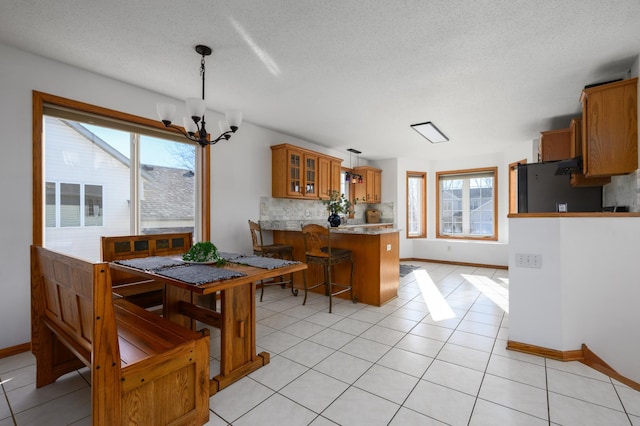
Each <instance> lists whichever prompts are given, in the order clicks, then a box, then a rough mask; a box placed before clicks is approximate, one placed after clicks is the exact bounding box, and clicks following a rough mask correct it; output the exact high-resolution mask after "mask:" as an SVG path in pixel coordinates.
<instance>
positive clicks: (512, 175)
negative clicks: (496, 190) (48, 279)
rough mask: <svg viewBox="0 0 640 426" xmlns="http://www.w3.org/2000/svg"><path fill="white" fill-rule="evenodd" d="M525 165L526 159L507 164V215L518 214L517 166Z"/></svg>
mask: <svg viewBox="0 0 640 426" xmlns="http://www.w3.org/2000/svg"><path fill="white" fill-rule="evenodd" d="M520 164H527V159H526V158H525V159H524V160H520V161H516V162H515V163H509V213H518V165H520Z"/></svg>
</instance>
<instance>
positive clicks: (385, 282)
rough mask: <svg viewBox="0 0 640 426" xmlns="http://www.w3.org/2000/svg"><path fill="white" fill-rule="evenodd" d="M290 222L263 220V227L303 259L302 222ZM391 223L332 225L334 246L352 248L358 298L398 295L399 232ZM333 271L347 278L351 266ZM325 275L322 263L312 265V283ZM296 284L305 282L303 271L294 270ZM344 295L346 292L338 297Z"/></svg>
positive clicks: (377, 302)
mask: <svg viewBox="0 0 640 426" xmlns="http://www.w3.org/2000/svg"><path fill="white" fill-rule="evenodd" d="M289 225H290V226H289ZM289 225H283V224H282V223H262V226H263V229H265V230H272V231H273V241H274V242H275V243H282V244H289V245H292V246H293V257H294V259H296V260H299V261H304V258H305V255H304V240H303V237H302V232H301V230H300V222H299V221H297V222H295V223H292V224H289ZM323 225H324V223H323ZM389 225H391V224H386V225H385V224H384V223H381V224H377V225H375V226H371V225H342V226H339V227H337V228H331V245H332V247H340V248H343V249H349V250H351V251H352V252H353V260H354V273H353V294H354V295H355V296H357V297H358V302H361V303H366V304H368V305H374V306H382V305H384V304H385V303H387V302H388V301H390V300H392V299H394V298H396V297H397V295H398V286H399V283H400V266H399V265H400V251H399V244H400V235H399V230H398V229H395V228H388V227H385V226H389ZM334 271H335V278H336V281H337V282H348V279H349V268H348V267H346V268H343V267H336V268H335V270H334ZM322 277H323V273H322V269H321V268H320V267H319V266H310V267H309V269H308V272H307V279H308V280H309V283H317V282H320V281H322ZM294 284H295V286H296V287H298V288H302V287H303V286H304V284H303V278H302V273H296V274H294ZM320 291H321V290H320ZM342 296H345V295H341V296H339V297H342Z"/></svg>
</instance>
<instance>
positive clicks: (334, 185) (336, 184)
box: [329, 161, 342, 192]
mask: <svg viewBox="0 0 640 426" xmlns="http://www.w3.org/2000/svg"><path fill="white" fill-rule="evenodd" d="M341 171H342V164H341V162H340V161H331V178H330V180H329V192H331V191H338V192H340V184H341V183H342V182H340V172H341Z"/></svg>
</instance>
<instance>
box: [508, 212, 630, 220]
mask: <svg viewBox="0 0 640 426" xmlns="http://www.w3.org/2000/svg"><path fill="white" fill-rule="evenodd" d="M507 217H508V218H509V219H531V218H550V217H606V218H620V217H640V212H624V213H612V212H584V213H580V212H574V213H571V212H567V213H516V214H509V215H507Z"/></svg>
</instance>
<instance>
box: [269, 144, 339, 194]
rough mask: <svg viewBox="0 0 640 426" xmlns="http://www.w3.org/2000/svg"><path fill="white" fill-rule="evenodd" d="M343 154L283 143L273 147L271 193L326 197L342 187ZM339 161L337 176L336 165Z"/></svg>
mask: <svg viewBox="0 0 640 426" xmlns="http://www.w3.org/2000/svg"><path fill="white" fill-rule="evenodd" d="M341 163H342V160H341V159H340V158H336V157H331V156H328V155H325V154H321V153H319V152H315V151H311V150H308V149H304V148H300V147H297V146H294V145H289V144H281V145H274V146H272V147H271V195H272V196H273V197H275V198H308V199H315V200H317V199H325V198H328V197H329V192H330V191H331V190H333V189H335V190H337V191H339V190H340V165H341ZM336 165H337V171H338V174H337V177H336V176H334V175H335V170H336V169H335V168H336Z"/></svg>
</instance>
